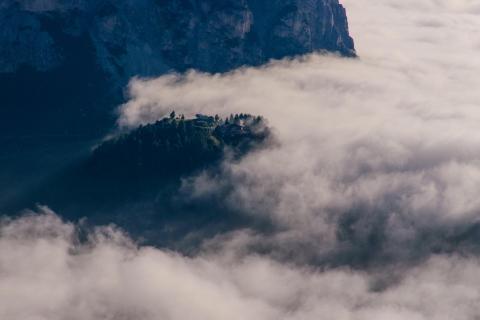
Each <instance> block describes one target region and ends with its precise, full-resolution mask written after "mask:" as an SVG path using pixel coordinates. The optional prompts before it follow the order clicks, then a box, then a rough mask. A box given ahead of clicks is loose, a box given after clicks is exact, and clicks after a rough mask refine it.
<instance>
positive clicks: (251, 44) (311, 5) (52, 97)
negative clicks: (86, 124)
mask: <svg viewBox="0 0 480 320" xmlns="http://www.w3.org/2000/svg"><path fill="white" fill-rule="evenodd" d="M317 50H326V51H331V52H338V53H339V54H341V55H345V56H353V55H355V51H354V45H353V41H352V39H351V38H350V36H349V34H348V26H347V19H346V14H345V10H344V8H343V7H342V6H341V5H340V4H339V2H338V0H222V1H219V0H115V1H113V0H4V1H2V2H1V3H0V85H2V86H1V87H0V88H3V89H0V90H1V91H4V92H2V93H3V95H4V99H3V101H5V105H4V107H3V108H2V110H0V116H1V117H3V118H10V119H11V118H12V116H13V118H15V117H16V115H17V113H18V112H24V111H33V113H34V114H36V115H37V116H38V117H40V118H45V120H48V119H56V120H55V121H53V122H52V121H50V122H52V123H51V124H49V125H48V126H44V125H43V126H44V127H49V128H53V129H52V130H67V129H66V128H63V129H62V125H61V123H62V122H69V123H70V125H69V128H68V130H73V131H75V132H76V131H77V129H80V127H81V125H80V124H79V125H78V126H79V128H75V125H73V127H72V125H71V124H72V121H70V120H74V119H77V121H76V123H80V122H81V121H80V120H81V119H85V120H86V121H90V123H91V122H92V121H93V122H95V121H98V119H104V118H108V116H107V115H106V113H105V112H104V113H103V114H99V112H100V111H98V110H99V109H102V110H111V109H110V108H109V107H111V106H112V105H114V104H115V103H118V102H119V101H120V100H121V99H120V98H118V97H119V96H120V97H121V88H122V87H123V86H124V85H125V84H126V83H127V81H128V80H129V79H130V77H132V76H136V75H139V76H155V75H160V74H163V73H166V72H169V71H172V70H175V71H184V70H187V69H189V68H194V69H198V70H202V71H207V72H224V71H228V70H231V69H234V68H237V67H239V66H242V65H259V64H262V63H265V62H266V61H268V60H269V59H271V58H283V57H285V56H294V55H300V54H305V53H309V52H313V51H317ZM65 94H68V97H65ZM112 97H117V99H114V98H112ZM19 110H21V111H19ZM52 117H53V118H52ZM37 119H38V118H37ZM78 119H80V120H78ZM104 120H105V119H104ZM14 122H15V121H14ZM73 122H75V121H73ZM11 123H12V121H9V123H6V124H5V126H3V127H4V128H7V129H8V128H11V129H12V128H13V127H14V126H13V125H11ZM35 123H36V122H35ZM35 123H31V124H29V125H30V126H31V125H34V124H35Z"/></svg>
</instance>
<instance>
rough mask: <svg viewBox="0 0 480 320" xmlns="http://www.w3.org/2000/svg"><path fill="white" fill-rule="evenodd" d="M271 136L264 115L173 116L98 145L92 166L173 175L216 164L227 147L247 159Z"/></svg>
mask: <svg viewBox="0 0 480 320" xmlns="http://www.w3.org/2000/svg"><path fill="white" fill-rule="evenodd" d="M269 136H270V130H269V128H268V127H267V126H266V123H265V120H264V119H263V118H262V117H260V116H252V115H249V114H235V115H230V116H229V117H227V118H225V119H222V118H220V117H219V116H218V115H216V116H206V115H201V114H197V115H196V117H195V118H193V119H185V117H184V116H183V115H181V116H177V115H176V114H175V112H172V113H171V114H170V116H169V117H166V118H163V119H161V120H158V121H156V122H155V123H152V124H147V125H142V126H140V127H138V128H137V129H135V130H133V131H131V132H129V133H126V134H122V135H120V136H118V137H115V138H113V139H110V140H107V141H105V142H104V143H102V144H101V145H100V146H98V147H97V148H96V149H95V150H94V151H93V154H92V157H91V159H90V160H89V164H88V166H89V167H90V169H91V170H92V171H93V172H94V173H95V175H100V176H109V175H119V174H121V175H122V176H124V177H168V176H172V177H173V176H177V175H178V174H182V173H188V172H189V171H192V170H195V169H199V168H202V167H205V166H207V165H210V164H214V163H215V162H216V161H218V160H220V159H221V158H222V157H223V155H224V151H225V149H226V148H228V149H229V150H232V151H233V152H232V154H233V155H234V156H237V157H238V156H241V155H243V154H245V153H246V152H248V151H249V150H250V149H251V148H253V147H255V146H258V145H259V144H261V143H262V142H264V141H265V140H266V139H267V138H268V137H269Z"/></svg>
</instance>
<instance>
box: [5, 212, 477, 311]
mask: <svg viewBox="0 0 480 320" xmlns="http://www.w3.org/2000/svg"><path fill="white" fill-rule="evenodd" d="M44 210H46V209H44ZM32 231H33V232H32ZM0 235H1V236H0V248H1V250H2V255H1V256H0V298H1V300H0V301H1V303H0V317H1V318H2V319H6V320H11V319H22V320H31V319H35V320H43V319H45V320H46V319H48V320H57V319H58V320H60V319H82V320H90V319H92V320H93V319H95V320H96V319H122V320H133V319H145V320H148V319H170V320H176V319H205V320H206V319H208V320H211V319H226V318H228V319H260V320H267V319H272V320H273V319H291V320H293V319H295V320H300V319H319V318H321V319H336V320H338V319H352V320H357V319H358V320H363V319H369V320H375V319H458V320H463V319H465V320H467V319H473V318H474V317H475V316H476V315H477V314H478V312H480V310H479V306H478V303H476V302H477V301H478V299H479V292H478V286H479V285H480V283H479V280H478V279H479V278H478V274H479V273H480V263H479V261H478V260H477V259H466V258H459V257H445V256H444V257H441V256H439V257H435V258H432V259H431V260H429V261H428V262H426V263H425V264H423V265H421V266H419V267H416V268H414V269H412V270H410V271H409V272H408V273H407V274H406V275H405V277H404V278H402V279H400V280H399V282H398V283H397V284H396V285H395V286H391V287H389V288H388V289H386V290H383V291H374V290H372V288H374V287H375V285H374V282H373V281H374V278H372V277H371V276H369V275H368V274H365V273H362V272H356V271H351V270H348V269H338V270H331V271H320V270H315V269H311V268H306V267H295V266H290V265H285V264H279V263H277V262H274V261H272V260H270V259H268V258H265V257H259V256H247V257H245V258H243V259H240V260H237V259H234V260H232V259H231V258H229V257H228V255H226V254H224V253H222V252H219V253H216V254H211V255H200V256H197V257H194V258H187V257H183V256H180V255H178V254H175V253H172V252H166V251H161V250H158V249H154V248H149V247H143V248H137V247H135V246H133V245H132V244H131V243H130V242H129V240H128V239H127V238H125V236H124V235H123V234H121V233H120V232H119V231H117V230H114V229H112V228H98V229H96V230H95V231H92V232H91V233H90V234H89V237H90V241H89V242H88V243H84V244H79V243H78V242H77V241H75V239H76V228H75V226H73V225H70V224H65V223H63V222H62V221H61V220H60V219H59V218H57V217H56V216H55V215H54V214H53V213H51V212H45V211H44V212H40V213H39V214H37V215H31V216H26V217H23V218H19V219H17V220H13V221H9V222H4V223H3V224H2V226H1V227H0Z"/></svg>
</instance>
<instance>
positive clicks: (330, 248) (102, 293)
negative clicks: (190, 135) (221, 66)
mask: <svg viewBox="0 0 480 320" xmlns="http://www.w3.org/2000/svg"><path fill="white" fill-rule="evenodd" d="M343 2H344V4H345V6H346V7H347V10H348V12H349V17H350V25H351V29H352V33H353V36H354V38H355V39H356V45H357V49H358V53H359V55H360V57H361V58H360V59H342V58H338V57H335V56H320V55H311V56H308V57H305V58H303V59H299V60H294V61H279V62H273V63H272V64H270V65H268V66H266V67H263V68H257V69H254V68H246V69H242V70H238V71H235V72H232V73H229V74H226V75H206V74H200V73H195V72H192V73H189V74H187V75H169V76H165V77H161V78H158V79H150V80H142V79H136V80H134V81H132V83H131V86H130V93H131V100H130V101H129V102H128V103H127V104H126V105H124V106H122V107H121V109H120V117H119V125H120V126H121V127H127V128H128V127H134V126H136V125H138V124H140V123H146V122H151V121H154V120H156V119H158V118H159V117H162V116H164V115H165V114H167V113H169V112H170V111H171V110H172V109H175V110H176V111H177V113H184V114H186V115H193V114H195V113H207V114H215V113H218V114H220V115H223V116H226V115H229V114H230V113H238V112H243V113H252V114H262V115H263V116H265V117H266V118H267V119H268V120H269V122H270V125H271V126H272V127H273V128H274V129H275V131H276V136H277V139H278V142H279V143H278V144H277V145H274V146H271V147H270V148H266V149H262V150H258V151H256V152H255V153H252V154H250V155H249V156H247V157H245V158H243V159H242V160H240V161H225V162H224V163H223V165H222V168H221V170H220V173H218V172H217V173H215V174H213V173H210V172H204V173H202V174H199V175H197V176H195V177H191V178H189V179H185V181H184V183H183V187H182V190H181V192H182V193H183V195H184V196H185V197H190V198H191V199H192V200H195V199H197V198H199V199H208V198H211V199H214V200H215V199H218V197H219V196H218V195H221V200H222V201H226V202H227V204H229V205H230V206H231V207H232V208H235V209H237V210H238V209H240V210H241V211H242V212H243V213H244V214H245V215H250V216H253V217H261V218H262V219H264V218H268V219H269V220H270V221H272V222H273V224H274V225H275V227H276V228H274V230H273V231H272V232H270V233H268V234H257V233H254V232H253V231H243V230H239V231H237V232H233V233H231V234H227V235H223V236H219V237H217V238H214V239H208V240H207V241H206V243H205V244H204V246H203V248H204V249H203V250H202V251H201V252H200V253H199V254H198V255H196V256H194V257H190V258H186V257H183V256H181V255H179V254H176V253H173V252H167V251H161V250H158V249H154V248H136V247H135V246H134V245H133V244H132V243H131V242H130V241H129V240H128V238H126V237H125V236H123V235H121V234H120V233H119V231H115V230H112V229H111V228H110V229H109V228H104V229H97V230H96V231H94V232H91V233H89V235H90V238H91V240H90V241H89V242H88V244H82V245H80V244H78V241H76V236H75V234H76V232H75V230H76V227H75V226H73V225H69V224H65V223H63V222H61V221H60V220H58V218H56V216H55V215H53V214H52V213H42V214H40V215H37V216H33V217H27V218H23V219H20V220H13V221H9V222H5V223H4V224H3V225H2V227H1V229H0V251H1V252H2V255H1V256H0V298H1V299H0V301H2V302H0V318H2V319H65V318H70V319H87V320H88V319H122V320H123V319H128V320H129V319H172V320H176V319H225V318H229V319H475V318H476V317H478V315H479V314H480V310H479V309H478V308H479V307H478V304H477V303H476V302H477V301H478V299H479V298H480V290H479V283H478V279H480V261H479V258H478V253H479V252H480V250H479V249H480V246H479V245H478V243H479V240H480V224H479V218H478V213H479V211H480V200H479V197H478V190H480V126H479V123H480V111H479V109H478V108H479V105H480V91H479V90H477V88H478V87H480V80H479V79H478V74H480V58H479V57H480V19H478V14H480V8H479V6H478V5H477V4H476V3H475V1H466V0H465V1H453V0H451V1H449V0H436V1H434V0H421V1H418V0H416V1H413V0H412V1H410V0H408V1H404V0H402V1H400V0H346V1H343Z"/></svg>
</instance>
